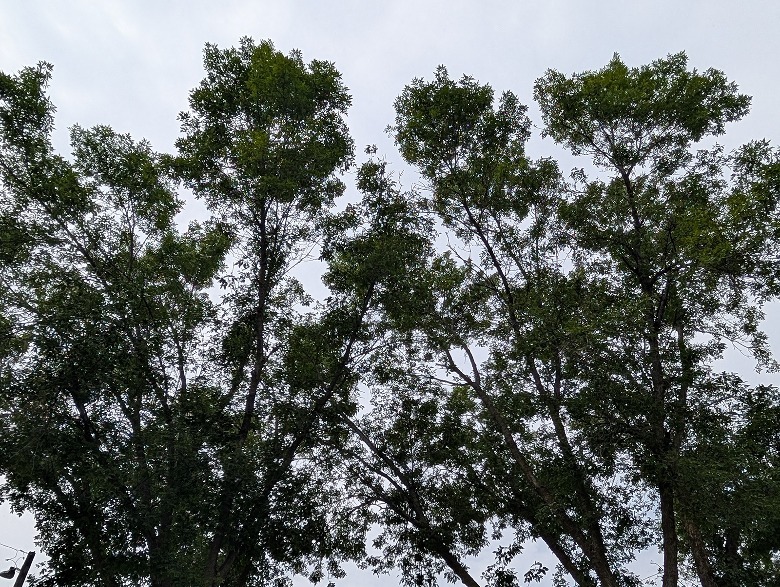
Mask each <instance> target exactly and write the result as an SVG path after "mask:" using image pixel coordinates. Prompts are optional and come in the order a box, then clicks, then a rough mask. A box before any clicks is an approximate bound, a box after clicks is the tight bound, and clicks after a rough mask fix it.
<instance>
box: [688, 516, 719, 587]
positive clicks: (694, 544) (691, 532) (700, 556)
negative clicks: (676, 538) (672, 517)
mask: <svg viewBox="0 0 780 587" xmlns="http://www.w3.org/2000/svg"><path fill="white" fill-rule="evenodd" d="M681 517H683V516H681ZM683 526H684V527H685V533H686V534H687V535H688V539H689V541H690V544H691V552H692V554H693V564H694V566H695V567H696V574H697V575H699V581H700V582H701V587H718V582H717V581H716V580H715V575H714V574H713V572H712V567H711V566H710V559H709V556H708V555H707V550H706V549H705V547H704V541H703V540H702V538H701V532H700V531H699V527H698V526H697V525H696V523H695V522H694V521H693V520H691V519H690V518H688V517H687V516H686V517H683Z"/></svg>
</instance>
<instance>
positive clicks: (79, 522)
mask: <svg viewBox="0 0 780 587" xmlns="http://www.w3.org/2000/svg"><path fill="white" fill-rule="evenodd" d="M204 68H205V72H206V73H205V77H204V79H203V81H202V82H201V84H200V85H199V86H198V87H196V88H195V89H194V90H193V91H192V92H191V94H190V102H189V110H187V111H185V112H183V113H182V114H181V115H180V122H181V137H180V138H179V140H178V141H177V142H176V151H175V152H173V153H158V152H156V151H154V150H153V148H152V146H151V145H149V144H148V143H147V142H146V141H143V140H142V141H137V140H135V139H133V138H132V137H130V136H128V135H122V134H119V133H116V132H115V131H113V130H112V129H111V128H110V127H108V126H97V127H94V128H90V129H85V128H81V127H78V126H76V127H73V128H72V129H71V133H70V138H71V153H70V154H69V155H68V156H63V155H59V154H57V153H56V152H55V151H54V149H53V147H52V144H51V133H52V130H53V125H54V106H53V104H51V102H50V100H49V98H48V96H47V87H48V84H49V82H50V78H51V71H52V69H51V66H49V65H47V64H39V65H38V66H35V67H29V68H25V69H23V70H22V71H20V72H19V73H17V74H4V73H3V74H0V413H1V414H2V415H3V419H2V421H1V422H0V474H2V479H1V484H0V497H2V498H3V499H6V500H8V501H10V503H11V504H12V506H13V507H14V508H15V509H16V510H18V511H23V510H29V511H32V512H33V513H34V514H35V518H36V524H37V529H38V532H39V541H40V543H41V546H42V548H43V549H44V551H45V553H46V554H47V556H48V557H49V562H48V563H47V565H46V566H45V568H44V569H43V573H42V574H41V576H40V577H38V578H37V579H36V581H37V583H36V584H39V585H42V586H47V585H66V586H74V587H75V586H110V587H120V586H124V585H150V586H154V587H179V586H182V587H183V586H189V585H204V586H206V587H212V586H217V585H224V586H236V587H248V586H251V585H279V586H281V585H290V584H291V581H292V577H294V576H296V575H304V576H307V577H308V578H309V580H310V581H311V582H312V583H323V582H324V583H328V584H336V583H337V582H338V581H339V580H340V579H342V578H343V577H344V575H345V572H344V569H343V568H342V565H343V563H344V562H346V561H353V562H355V563H357V564H358V565H359V566H361V567H363V568H370V569H373V570H374V571H375V572H377V573H380V572H387V571H391V570H397V571H398V572H399V573H400V580H401V583H402V584H403V585H409V586H416V585H435V584H437V583H438V582H441V581H442V580H447V581H452V582H455V583H461V584H463V585H467V586H469V587H481V586H485V587H488V586H490V587H509V586H512V585H519V584H521V583H534V582H540V581H552V584H554V585H561V586H563V585H577V586H580V587H595V586H603V587H631V586H636V587H638V586H639V585H643V584H645V583H644V582H643V577H641V576H640V575H639V574H638V568H637V565H636V560H637V557H638V556H641V555H642V553H645V552H647V551H648V550H653V549H658V550H659V551H660V553H661V556H662V559H663V564H662V565H661V568H660V570H659V575H658V581H657V582H656V584H659V585H662V586H663V587H677V586H678V585H701V586H702V587H714V586H729V587H730V586H738V585H764V586H777V585H780V538H779V537H780V476H779V475H780V474H779V473H778V471H779V470H780V469H778V466H780V452H779V450H780V392H778V389H777V388H776V387H774V386H769V385H750V384H749V383H747V382H746V381H745V379H744V376H742V375H740V374H738V373H732V372H722V371H721V370H720V367H719V364H718V361H719V360H720V359H721V358H722V357H723V354H724V351H725V350H726V348H727V346H728V345H738V346H739V347H740V348H742V349H744V351H745V352H746V353H747V354H749V355H750V356H751V357H753V358H754V360H755V361H756V365H757V367H758V368H760V369H765V370H769V371H774V370H776V367H777V365H776V363H775V360H774V358H773V357H772V354H771V351H770V347H769V344H768V340H767V337H766V335H765V334H764V333H763V332H762V330H761V322H762V320H763V318H764V314H763V309H764V308H765V306H766V304H767V303H770V302H772V301H773V300H775V299H776V298H777V296H778V294H780V280H779V279H778V276H780V258H778V254H777V251H778V250H780V249H779V248H778V246H779V245H780V242H779V241H780V218H779V217H778V210H777V207H778V199H780V152H778V151H777V150H776V149H775V148H774V147H772V146H771V145H770V143H769V142H768V141H766V140H763V139H762V140H756V141H753V142H750V143H748V144H746V145H744V146H742V147H740V148H737V149H735V150H733V151H730V152H727V151H726V150H725V149H724V148H723V147H721V146H719V145H718V144H716V143H714V142H713V141H712V140H711V138H712V137H717V136H719V135H721V134H723V133H724V132H725V130H726V125H727V123H730V122H734V121H737V120H739V119H740V118H742V117H744V116H745V115H746V114H747V112H748V108H749V103H750V99H749V97H747V96H745V95H743V94H740V93H739V91H738V88H737V86H736V85H735V84H734V83H733V82H730V81H729V80H728V79H727V78H726V76H725V74H723V73H722V72H720V71H716V70H707V71H704V72H699V71H697V70H695V69H690V68H689V67H688V63H687V58H686V56H685V55H684V54H676V55H670V56H668V57H666V58H663V59H659V60H657V61H655V62H653V63H651V64H649V65H645V66H641V67H629V66H628V65H626V64H625V63H623V61H622V60H621V59H620V57H619V56H617V55H615V57H614V58H613V59H612V60H611V61H610V62H609V63H608V64H607V65H606V66H605V67H604V68H603V69H600V70H596V71H588V72H583V73H578V74H573V75H566V74H563V73H560V72H557V71H548V72H547V73H546V74H545V75H543V76H542V77H541V78H540V79H538V80H537V81H536V83H535V85H534V97H535V99H536V101H537V103H538V105H539V107H540V110H541V116H542V123H543V131H542V132H543V134H544V135H545V136H547V137H550V138H551V139H553V140H554V141H555V142H556V143H558V144H560V145H561V146H563V147H565V148H567V149H569V150H570V151H571V152H572V153H573V154H574V155H576V156H578V157H581V158H583V160H584V161H586V162H587V163H586V167H585V168H583V169H577V170H574V171H573V172H572V173H571V175H570V176H568V175H567V174H565V173H564V172H563V170H561V169H560V165H559V163H558V162H556V161H555V160H554V159H553V158H541V159H538V160H533V159H531V158H530V157H529V156H528V155H527V153H526V148H525V145H526V143H527V141H528V139H529V138H530V136H531V129H532V124H531V121H530V119H529V118H528V115H527V108H526V106H525V105H523V104H521V103H520V101H519V100H518V98H517V96H516V95H515V94H513V93H512V92H504V93H502V94H501V95H500V96H496V94H495V92H494V90H493V89H492V88H491V87H490V86H489V85H487V84H482V83H480V82H479V81H477V80H475V79H473V78H471V77H468V76H464V77H462V78H461V79H452V78H451V77H450V76H449V73H448V71H447V69H446V68H445V67H443V66H442V67H439V68H438V69H437V70H436V71H435V72H434V75H433V77H432V79H431V80H430V81H426V80H425V79H415V80H413V81H412V82H411V83H410V84H409V85H407V86H406V87H405V88H403V90H402V91H401V93H400V95H399V97H398V99H397V100H396V102H395V113H396V115H395V121H394V123H393V124H392V125H391V126H390V127H388V132H390V133H391V135H392V136H393V138H394V139H395V142H396V145H397V147H398V150H399V152H400V155H401V157H402V158H403V160H404V161H405V163H406V164H408V165H409V166H411V167H412V168H414V169H415V170H416V172H418V173H419V175H420V177H421V183H420V184H419V185H417V186H414V187H405V186H403V185H402V184H401V182H400V179H399V177H400V174H399V173H398V171H396V170H394V169H393V168H392V167H391V166H390V165H389V164H388V163H387V161H386V160H385V159H384V158H382V156H381V154H378V153H377V150H376V148H375V147H369V148H367V149H366V155H367V156H366V158H365V159H364V161H363V162H362V163H361V164H360V165H357V166H356V167H355V164H354V148H353V142H352V139H351V138H350V135H349V131H348V127H347V123H346V114H347V110H348V107H349V106H350V104H351V97H350V95H349V93H348V90H347V88H346V87H345V85H344V84H343V82H342V80H341V76H340V74H339V72H338V71H337V70H336V68H335V66H334V65H333V64H331V63H329V62H325V61H317V60H314V61H311V62H308V63H307V62H305V61H304V60H303V56H302V55H301V54H300V53H299V52H297V51H293V52H291V53H290V54H288V55H284V54H283V53H281V52H279V51H278V50H276V49H275V48H274V46H273V45H272V44H271V42H269V41H263V42H261V43H259V44H257V43H255V42H253V41H252V40H251V39H243V40H242V41H241V43H240V44H239V46H237V47H235V48H230V49H220V48H218V47H216V46H212V45H207V47H206V50H205V53H204ZM703 139H710V140H709V141H708V142H707V145H711V146H703V143H702V142H701V141H702V140H703ZM353 168H355V169H356V173H355V177H356V185H355V188H356V191H355V192H354V193H353V194H352V195H347V196H345V199H346V200H348V202H349V203H346V204H340V203H338V198H339V197H341V196H342V195H343V193H344V191H345V189H346V185H345V183H344V178H345V177H347V175H345V172H347V171H349V170H350V169H353ZM586 169H587V171H586ZM187 190H188V191H189V193H192V194H193V195H194V196H195V197H197V198H199V199H201V200H202V201H203V202H204V203H205V205H206V208H207V210H208V216H207V217H205V218H202V219H200V220H199V221H198V222H192V223H191V224H190V225H189V226H187V227H182V226H181V223H180V222H178V221H177V215H178V214H179V212H180V211H181V210H182V207H183V205H184V204H185V196H184V195H183V194H185V193H187ZM315 259H319V261H321V262H322V264H323V265H322V266H323V267H324V272H323V273H322V281H323V284H324V286H325V287H326V289H327V293H326V294H325V295H324V296H321V298H320V299H315V297H314V296H313V295H312V293H311V292H310V291H307V289H306V286H305V284H304V283H302V282H301V281H300V280H299V279H298V278H296V275H299V274H300V272H299V271H298V272H296V268H299V267H300V266H301V264H303V263H306V262H308V261H310V260H315ZM529 541H538V542H540V543H543V544H544V545H545V547H546V548H547V550H548V551H549V553H550V555H551V557H553V558H554V560H556V561H557V562H556V568H555V569H554V570H552V571H551V570H550V569H549V568H548V567H547V566H545V564H544V562H543V561H537V560H533V559H530V558H528V557H527V556H526V555H525V554H524V552H523V551H524V547H525V546H526V545H527V544H528V542H529ZM496 548H497V550H495V551H494V557H493V558H494V562H493V564H491V565H490V566H488V568H487V570H486V571H485V572H484V573H481V574H479V573H477V572H475V571H474V570H473V569H472V568H470V565H471V561H472V560H473V557H475V556H480V555H481V556H485V553H486V552H489V550H491V549H496Z"/></svg>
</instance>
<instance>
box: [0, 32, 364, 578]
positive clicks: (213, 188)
mask: <svg viewBox="0 0 780 587" xmlns="http://www.w3.org/2000/svg"><path fill="white" fill-rule="evenodd" d="M205 67H206V78H205V79H204V81H203V83H202V84H201V85H200V86H199V87H198V88H197V89H196V90H194V91H193V92H192V95H191V99H190V105H191V110H190V112H188V113H185V114H183V115H182V129H183V132H184V135H183V137H182V138H181V139H180V141H179V142H178V147H179V151H180V154H179V155H177V156H173V157H172V156H161V155H158V154H156V153H154V152H153V151H152V150H151V148H150V146H149V145H148V144H146V143H144V142H140V143H136V142H134V141H132V140H131V139H130V138H129V137H128V136H125V135H119V134H117V133H115V132H113V131H112V130H111V129H109V128H107V127H97V128H94V129H89V130H87V129H81V128H78V127H76V128H74V129H73V130H72V132H71V143H72V147H73V157H72V161H68V160H66V159H64V158H62V157H60V156H58V155H55V154H54V153H53V150H52V147H51V144H50V140H49V135H50V132H51V130H52V126H53V110H54V109H53V106H52V105H51V104H50V103H49V101H48V99H47V98H46V95H45V88H46V85H47V83H48V81H49V77H50V67H49V66H46V65H41V66H38V67H37V68H28V69H25V70H23V71H22V72H21V73H20V74H18V75H17V76H9V75H5V74H4V75H3V76H2V77H0V106H1V108H0V137H1V140H2V142H1V143H0V148H2V163H0V172H1V174H0V177H2V184H1V185H2V193H1V197H2V204H1V205H2V217H1V218H2V220H1V221H0V224H2V226H3V229H4V230H3V240H2V243H1V244H2V261H3V265H2V281H0V309H1V310H2V329H3V334H4V337H3V343H2V361H3V362H2V389H1V390H0V394H1V395H2V398H1V399H0V401H1V402H2V409H3V412H4V413H6V414H9V417H8V418H7V419H6V420H5V421H4V422H3V425H2V426H3V428H2V432H1V433H0V436H1V438H2V439H1V440H0V447H1V448H0V450H2V456H3V458H2V472H3V474H4V475H5V480H4V484H3V492H4V495H6V496H7V497H8V498H9V499H10V500H11V502H12V504H13V505H14V507H15V508H18V509H31V510H32V511H34V512H35V514H36V519H37V525H38V529H39V532H40V536H41V540H42V541H43V545H44V547H45V550H46V552H47V554H48V555H49V556H50V558H51V562H50V564H49V569H50V570H49V572H48V574H47V576H46V577H45V579H44V580H43V584H58V585H60V584H62V585H125V584H151V585H159V586H173V585H192V584H203V585H216V584H231V585H254V584H263V585H266V584H272V583H279V584H282V583H285V582H286V581H287V580H288V579H287V578H286V576H287V575H288V574H289V573H290V572H303V570H304V569H305V568H306V566H307V565H309V564H310V563H311V564H314V565H315V568H314V573H315V576H316V575H317V574H318V573H319V574H320V575H322V574H323V572H324V571H323V567H322V566H321V564H322V561H331V562H330V563H329V566H328V569H329V572H331V573H335V574H336V575H338V574H339V573H341V571H340V570H339V568H338V565H337V563H336V560H337V559H338V558H339V557H342V556H354V555H355V553H359V552H360V551H361V550H362V546H361V545H362V541H361V540H358V541H355V540H353V539H354V538H355V537H356V536H357V537H359V536H360V533H361V526H360V525H359V524H357V525H355V526H354V527H352V526H351V525H349V524H348V523H347V521H348V520H347V519H346V518H339V517H338V516H337V515H336V512H337V511H338V510H339V502H338V501H334V500H335V496H336V494H337V493H338V491H339V488H338V485H337V483H336V482H335V481H334V480H333V479H332V478H331V477H330V476H329V474H328V470H327V467H326V466H324V463H326V462H327V455H326V454H325V452H324V451H323V450H320V448H319V447H320V446H321V445H322V444H323V443H322V441H321V439H322V434H323V431H322V429H321V427H320V424H321V419H322V417H323V414H324V413H325V412H326V411H327V408H328V407H329V406H331V405H332V404H334V403H340V402H344V401H347V400H346V398H344V397H342V396H340V395H337V394H336V390H338V389H341V387H340V380H341V379H343V378H345V377H347V376H348V369H347V362H348V359H349V350H348V349H349V346H350V344H349V337H350V336H354V331H355V330H356V329H355V328H354V327H352V328H351V331H350V327H349V325H350V324H352V323H355V321H357V322H358V323H359V321H360V315H359V313H358V314H357V316H356V317H355V316H351V318H353V320H352V323H349V322H348V323H347V326H345V327H343V328H341V330H333V329H331V332H330V334H335V336H334V337H333V338H332V339H331V340H330V341H329V343H330V345H329V347H328V353H324V352H323V353H321V354H320V356H321V358H323V359H324V358H325V356H326V355H327V356H329V357H330V358H331V359H333V361H334V362H335V363H336V364H337V366H338V367H339V368H336V369H335V370H334V371H333V377H334V379H333V380H331V381H326V382H321V385H319V386H316V387H313V388H312V387H311V386H309V387H308V388H305V389H304V388H303V387H302V382H301V381H302V379H303V377H302V375H301V373H300V372H298V371H296V370H295V369H294V368H293V367H291V365H294V361H295V358H296V356H299V355H296V353H301V352H302V349H301V346H302V345H303V344H304V343H305V341H306V340H308V339H310V338H311V336H309V337H308V339H307V338H306V337H303V336H300V335H299V332H300V331H301V329H302V328H303V329H304V330H305V328H304V327H305V320H304V319H303V317H302V314H301V311H302V308H303V305H304V304H305V303H306V302H307V296H306V294H305V292H304V291H303V288H302V286H301V285H300V284H299V283H298V282H296V281H295V280H294V279H293V278H292V277H291V276H290V274H289V271H290V268H291V267H293V266H294V264H295V263H297V262H299V261H301V260H302V258H304V257H305V256H306V254H307V253H308V251H309V249H310V248H311V247H312V246H313V245H314V244H315V243H316V239H317V235H316V232H315V226H316V225H317V223H318V222H320V220H321V218H322V217H323V216H324V215H325V214H326V213H327V209H328V207H329V206H331V205H332V202H333V199H334V198H335V197H336V196H338V195H339V194H340V193H341V191H342V190H343V185H342V184H341V182H340V181H339V180H338V179H337V178H336V175H335V174H336V172H338V171H339V170H343V169H344V168H345V167H346V166H348V165H349V163H350V160H351V154H352V144H351V140H350V138H349V136H348V133H347V129H346V125H345V123H344V120H343V117H344V114H345V112H346V109H347V107H348V106H349V103H350V99H349V96H348V94H347V92H346V89H345V88H344V86H343V85H342V83H341V81H340V77H339V74H338V72H337V71H336V70H335V68H334V67H333V66H332V65H331V64H329V63H326V62H321V61H313V62H311V63H309V64H305V63H304V62H303V61H302V59H301V56H300V54H298V53H295V52H293V53H292V54H291V55H289V56H284V55H282V54H281V53H279V52H278V51H276V50H275V49H274V48H273V46H272V45H271V44H270V43H268V42H263V43H261V44H259V45H255V44H254V43H253V42H252V41H251V40H249V39H244V40H242V42H241V45H240V46H239V47H238V48H237V49H228V50H220V49H218V48H216V47H214V46H207V48H206V52H205ZM174 178H182V179H183V180H184V182H185V184H186V185H187V186H188V187H190V188H191V189H192V190H193V191H194V192H195V194H196V195H197V196H199V197H202V198H203V199H204V200H205V201H206V204H207V206H208V207H209V209H210V210H211V212H212V216H211V218H210V219H209V220H207V221H206V222H203V223H200V224H198V223H193V224H192V225H191V226H190V227H189V228H188V229H187V230H186V231H185V232H180V231H179V229H178V228H177V225H176V223H175V215H176V213H177V212H178V211H179V209H180V208H181V203H182V202H181V200H180V199H179V198H178V197H177V196H176V192H175V189H176V184H175V182H174ZM229 265H232V266H233V268H232V269H230V268H229V267H228V266H229ZM215 280H216V281H215ZM215 282H216V283H219V284H220V285H221V288H222V290H223V291H222V292H221V294H219V295H220V296H221V300H220V301H219V304H218V305H217V304H215V302H214V298H215V296H216V295H217V294H215V293H211V294H210V292H209V288H210V287H211V286H212V283H215ZM302 321H303V322H302ZM343 324H344V323H343V322H341V323H339V325H340V326H343ZM350 332H352V334H350ZM318 568H319V570H318Z"/></svg>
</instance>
